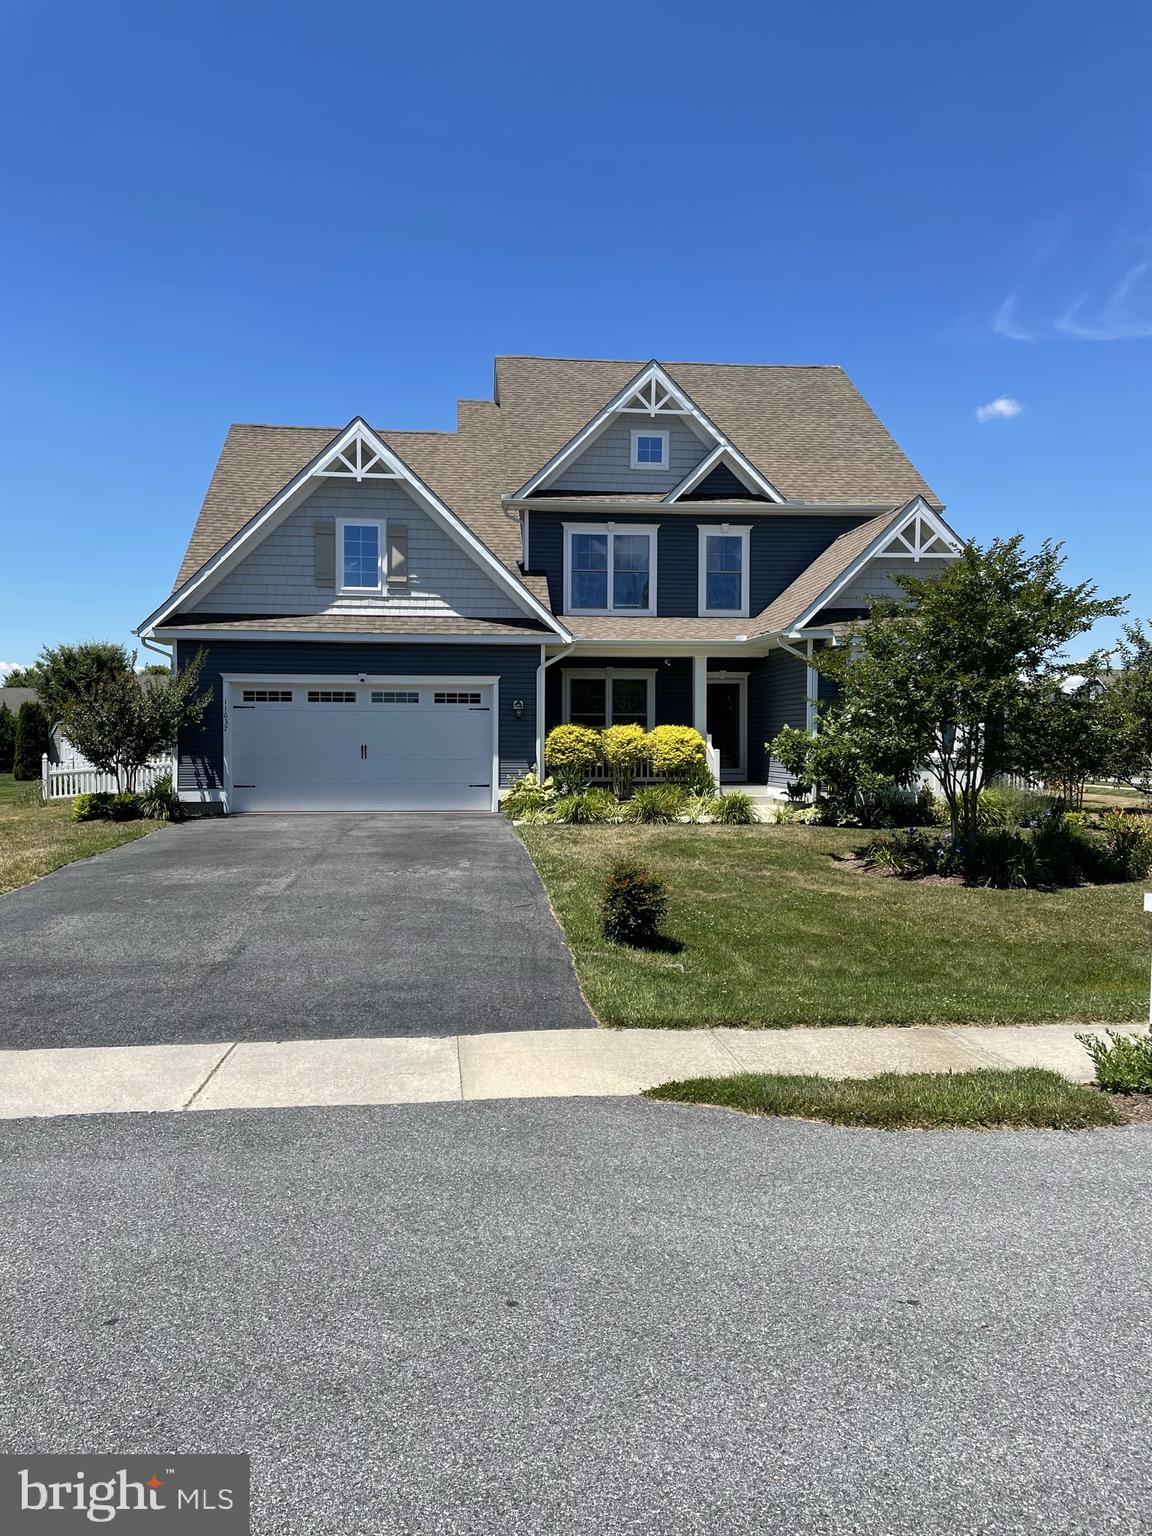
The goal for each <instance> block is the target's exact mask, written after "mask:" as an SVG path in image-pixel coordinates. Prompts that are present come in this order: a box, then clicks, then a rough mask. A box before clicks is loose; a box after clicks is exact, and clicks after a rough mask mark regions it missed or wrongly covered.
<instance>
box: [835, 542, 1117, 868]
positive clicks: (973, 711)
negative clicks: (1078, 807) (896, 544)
mask: <svg viewBox="0 0 1152 1536" xmlns="http://www.w3.org/2000/svg"><path fill="white" fill-rule="evenodd" d="M1063 565H1064V557H1063V555H1062V554H1061V547H1060V546H1059V545H1054V544H1052V543H1050V542H1048V541H1045V542H1044V544H1043V545H1041V547H1040V549H1039V551H1038V552H1037V553H1036V554H1032V555H1029V554H1026V553H1025V552H1024V549H1023V540H1022V538H1021V537H1020V536H1019V535H1017V536H1016V537H1015V538H1011V539H997V540H995V541H994V542H993V543H992V544H990V545H989V546H988V547H987V549H982V548H980V546H978V545H975V544H970V545H968V546H967V547H966V548H965V550H964V551H963V553H962V554H961V556H960V558H959V559H958V560H956V561H955V563H954V564H952V565H951V566H950V567H949V569H948V570H947V571H946V572H945V573H944V575H943V576H941V577H939V578H937V579H935V580H922V579H920V578H918V577H915V576H912V575H908V576H898V577H897V578H896V580H897V583H898V584H899V585H900V586H901V587H902V588H903V589H904V591H905V593H906V594H907V596H908V598H909V600H910V602H909V604H908V605H905V604H904V603H901V602H899V601H897V600H894V599H880V600H877V601H876V602H874V603H872V605H871V608H870V613H869V618H868V620H867V621H866V622H864V623H863V624H859V625H857V626H855V628H854V632H853V634H852V637H851V641H850V643H849V644H847V645H845V646H842V647H835V648H832V649H828V650H824V651H821V652H819V653H817V654H816V655H815V656H814V657H813V661H814V664H815V665H816V666H817V667H818V668H819V669H820V670H821V671H822V672H826V673H827V674H828V675H830V676H831V677H834V678H835V679H836V681H837V682H838V683H839V684H840V687H841V690H842V700H843V709H844V713H845V717H846V719H848V720H849V721H850V722H851V727H852V731H853V734H854V735H856V736H857V737H858V738H859V739H860V740H861V741H863V742H864V743H865V744H866V750H867V759H868V763H869V766H870V767H871V768H872V769H873V771H875V772H877V773H881V774H887V775H889V776H891V777H892V778H894V779H897V780H898V781H904V782H907V781H908V780H909V779H910V778H911V777H912V775H913V774H914V773H915V772H916V771H917V770H919V769H920V768H922V767H924V766H925V765H927V766H930V767H931V769H932V772H933V773H934V774H935V775H936V777H937V778H938V779H939V781H940V787H941V790H942V792H943V795H944V799H945V802H946V804H947V806H948V816H949V820H950V822H951V829H952V845H953V847H954V848H955V849H956V850H957V853H958V854H960V855H961V856H962V860H963V863H964V866H965V868H966V869H967V870H968V871H969V872H970V871H971V869H972V868H973V865H974V862H975V850H976V843H977V840H978V836H979V828H978V825H977V819H976V810H977V805H978V802H979V798H980V791H981V790H982V789H983V787H984V785H985V784H986V783H987V781H988V779H989V778H990V777H992V776H993V775H995V774H998V773H1012V772H1027V771H1028V768H1029V765H1028V764H1027V763H1026V762H1022V761H1020V760H1019V758H1020V756H1021V754H1022V750H1023V743H1024V742H1025V741H1027V740H1028V736H1027V732H1025V731H1023V730H1021V729H1019V726H1020V722H1021V719H1022V718H1023V717H1025V716H1026V714H1027V709H1028V705H1029V696H1030V695H1031V694H1033V693H1034V690H1035V689H1036V688H1037V687H1038V686H1041V685H1045V684H1047V683H1048V682H1050V681H1051V680H1052V679H1054V678H1056V677H1059V676H1062V675H1063V674H1064V672H1065V671H1066V670H1067V668H1066V664H1065V661H1064V658H1063V655H1062V651H1063V648H1064V647H1065V646H1066V645H1067V644H1068V642H1069V641H1071V640H1074V639H1076V638H1077V636H1079V635H1082V634H1084V633H1085V632H1086V631H1087V630H1089V629H1090V628H1091V627H1092V625H1093V624H1094V623H1095V622H1096V621H1097V620H1098V619H1100V618H1105V617H1115V616H1116V615H1118V614H1120V613H1121V612H1122V611H1123V604H1122V599H1120V598H1099V597H1097V596H1096V588H1095V587H1094V586H1092V585H1091V584H1090V583H1089V582H1081V583H1080V584H1079V585H1077V586H1069V585H1068V584H1067V583H1065V582H1064V581H1062V580H1061V579H1060V572H1061V570H1062V568H1063ZM1084 670H1086V671H1089V672H1090V671H1091V670H1092V668H1091V665H1089V666H1087V667H1085V669H1084Z"/></svg>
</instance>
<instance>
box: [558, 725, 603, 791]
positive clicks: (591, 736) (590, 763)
mask: <svg viewBox="0 0 1152 1536" xmlns="http://www.w3.org/2000/svg"><path fill="white" fill-rule="evenodd" d="M599 762H600V732H599V731H594V730H592V729H591V728H590V727H589V726H586V725H556V726H553V728H552V729H551V730H550V731H549V732H548V736H547V739H546V740H545V742H544V763H545V766H546V767H547V768H549V769H550V770H551V772H552V775H553V777H554V778H555V780H556V783H557V785H558V787H559V788H560V790H561V791H562V792H563V793H565V794H569V795H570V794H574V793H575V792H576V791H577V790H579V789H580V788H581V787H582V786H583V785H584V784H585V783H586V782H587V780H588V779H589V778H591V776H592V774H593V773H594V772H595V771H596V768H597V766H598V765H599Z"/></svg>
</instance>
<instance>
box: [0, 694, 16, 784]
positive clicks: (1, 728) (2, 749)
mask: <svg viewBox="0 0 1152 1536" xmlns="http://www.w3.org/2000/svg"><path fill="white" fill-rule="evenodd" d="M15 751H16V716H15V715H14V714H13V713H12V711H11V710H10V709H9V708H8V706H7V704H0V773H11V772H12V758H13V755H14V753H15Z"/></svg>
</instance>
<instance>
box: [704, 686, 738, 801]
mask: <svg viewBox="0 0 1152 1536" xmlns="http://www.w3.org/2000/svg"><path fill="white" fill-rule="evenodd" d="M713 683H717V684H723V683H735V684H736V685H737V686H738V687H739V689H740V761H739V762H738V763H737V765H736V767H735V768H729V769H727V770H726V772H725V773H724V774H722V775H721V777H726V778H727V780H728V782H729V783H730V784H731V783H733V782H743V781H744V780H745V779H746V778H747V775H748V674H747V672H709V674H708V685H709V687H711V685H712V684H713ZM708 740H709V741H711V740H712V737H711V734H709V737H708ZM717 751H719V749H718V748H717Z"/></svg>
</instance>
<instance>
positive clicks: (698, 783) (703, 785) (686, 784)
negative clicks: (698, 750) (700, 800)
mask: <svg viewBox="0 0 1152 1536" xmlns="http://www.w3.org/2000/svg"><path fill="white" fill-rule="evenodd" d="M676 782H677V783H678V784H679V785H680V787H681V788H682V789H686V790H687V791H688V793H689V794H692V795H709V796H711V795H714V794H715V793H716V780H715V779H714V778H713V777H712V775H711V773H710V772H709V771H708V764H707V762H703V763H694V764H693V765H692V767H690V768H689V769H688V770H687V772H686V773H684V775H683V776H682V777H681V778H679V779H677V780H676Z"/></svg>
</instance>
